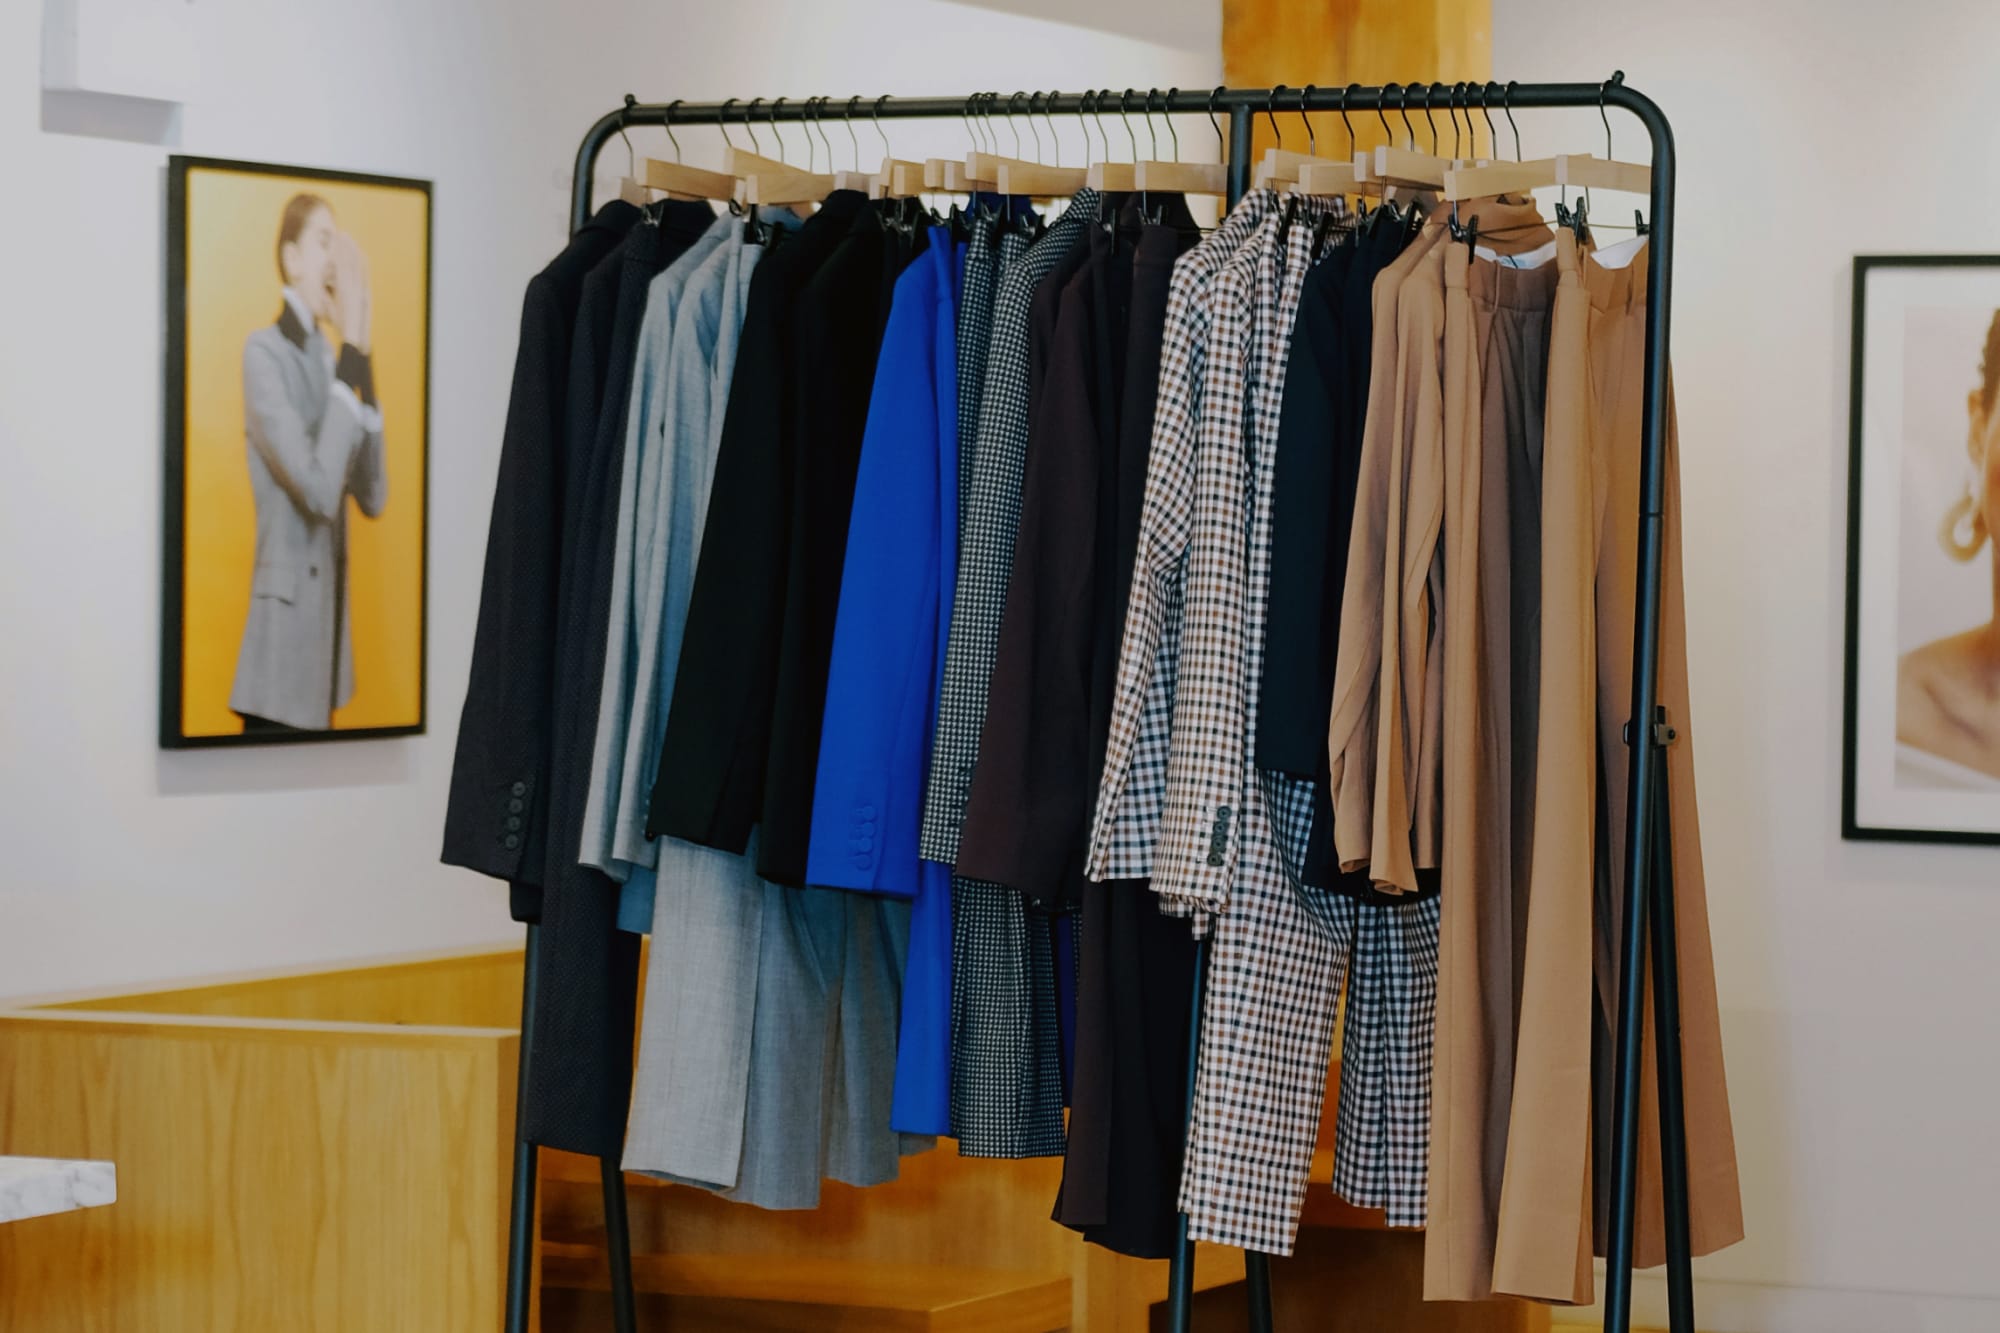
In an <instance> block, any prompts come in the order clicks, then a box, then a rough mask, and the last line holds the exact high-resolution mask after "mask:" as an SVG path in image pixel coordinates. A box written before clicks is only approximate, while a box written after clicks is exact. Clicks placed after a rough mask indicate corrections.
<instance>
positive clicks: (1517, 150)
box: [1500, 79, 1521, 162]
mask: <svg viewBox="0 0 2000 1333" xmlns="http://www.w3.org/2000/svg"><path fill="white" fill-rule="evenodd" d="M1520 86H1521V85H1520V84H1518V83H1516V82H1514V81H1513V80H1511V79H1510V80H1508V82H1507V99H1506V100H1505V101H1504V102H1502V103H1501V104H1500V109H1501V110H1503V111H1505V112H1506V113H1507V128H1508V129H1510V130H1512V131H1513V132H1514V160H1515V161H1516V162H1519V161H1520V160H1521V127H1520V126H1519V125H1516V124H1515V123H1514V90H1515V89H1516V88H1518V87H1520Z"/></svg>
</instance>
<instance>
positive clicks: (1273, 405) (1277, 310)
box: [1174, 218, 1436, 1253]
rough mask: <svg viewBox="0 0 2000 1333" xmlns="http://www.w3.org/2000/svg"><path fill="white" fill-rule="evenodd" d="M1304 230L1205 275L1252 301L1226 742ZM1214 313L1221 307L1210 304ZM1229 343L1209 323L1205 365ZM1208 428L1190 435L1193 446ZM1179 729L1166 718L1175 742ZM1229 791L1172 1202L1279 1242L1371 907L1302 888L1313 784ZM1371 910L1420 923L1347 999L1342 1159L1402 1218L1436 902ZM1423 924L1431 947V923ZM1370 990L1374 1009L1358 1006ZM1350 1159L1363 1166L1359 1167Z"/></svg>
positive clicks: (1241, 714) (1258, 586)
mask: <svg viewBox="0 0 2000 1333" xmlns="http://www.w3.org/2000/svg"><path fill="white" fill-rule="evenodd" d="M1307 220H1308V222H1309V221H1310V218H1308V219H1307ZM1310 231H1311V228H1310V226H1304V227H1294V228H1292V229H1290V230H1289V232H1288V231H1287V229H1285V228H1284V227H1283V226H1282V223H1281V220H1279V219H1276V218H1273V219H1272V220H1271V221H1270V222H1267V224H1266V225H1265V227H1263V228H1261V229H1260V233H1259V236H1258V238H1257V241H1258V242H1259V243H1260V244H1253V245H1251V246H1247V247H1246V252H1245V253H1243V254H1239V255H1238V257H1237V259H1236V260H1235V261H1233V262H1232V263H1231V264H1230V265H1229V267H1228V268H1227V269H1226V270H1225V272H1224V273H1223V274H1222V275H1221V276H1220V277H1218V279H1217V280H1216V282H1215V283H1214V284H1213V288H1212V291H1211V299H1212V300H1213V301H1214V302H1215V303H1216V304H1217V305H1218V307H1219V306H1220V304H1221V303H1223V302H1225V301H1229V300H1238V301H1242V302H1244V303H1246V304H1250V305H1251V309H1252V315H1251V318H1250V320H1249V327H1248V331H1247V347H1246V355H1245V359H1244V362H1243V364H1244V365H1245V367H1246V372H1245V389H1246V397H1244V398H1242V399H1238V400H1237V404H1238V411H1239V412H1240V413H1244V415H1243V417H1242V419H1243V421H1244V429H1243V430H1242V431H1241V432H1240V433H1238V434H1237V435H1235V436H1232V435H1231V434H1230V433H1228V432H1226V431H1219V432H1217V433H1216V434H1215V435H1214V436H1213V437H1212V438H1214V439H1215V441H1216V447H1217V448H1218V449H1219V450H1222V451H1225V453H1224V458H1223V460H1221V461H1222V462H1223V463H1226V462H1227V461H1228V454H1227V452H1226V451H1228V450H1230V449H1232V448H1233V447H1234V446H1235V443H1236V441H1237V440H1238V439H1240V440H1241V443H1242V453H1241V454H1240V455H1239V456H1237V457H1236V459H1235V465H1236V466H1237V468H1238V469H1239V470H1240V475H1242V476H1243V477H1245V478H1246V479H1247V490H1239V491H1237V492H1236V496H1237V497H1238V500H1239V502H1240V503H1241V504H1242V505H1243V506H1244V508H1243V509H1241V510H1239V514H1240V515H1241V530H1242V531H1243V532H1244V533H1245V534H1247V535H1246V537H1245V540H1244V542H1243V544H1242V546H1241V547H1240V549H1241V551H1242V553H1243V559H1244V565H1243V568H1242V571H1241V573H1240V575H1238V576H1237V577H1239V578H1240V580H1241V586H1242V587H1243V588H1244V590H1245V596H1246V599H1247V600H1246V609H1245V610H1244V611H1241V612H1239V613H1238V614H1239V619H1240V625H1241V631H1240V638H1241V648H1240V650H1239V652H1240V657H1239V659H1238V660H1239V662H1240V663H1241V669H1240V676H1239V679H1240V681H1241V682H1242V686H1241V695H1240V698H1241V702H1240V704H1237V703H1235V702H1234V701H1233V700H1232V699H1228V698H1226V699H1225V706H1227V707H1230V708H1231V709H1232V710H1233V711H1232V712H1231V713H1230V716H1231V718H1232V719H1233V721H1234V723H1235V724H1236V725H1237V726H1238V744H1239V746H1242V745H1246V744H1247V740H1248V737H1249V736H1250V735H1252V734H1253V732H1254V726H1255V721H1256V707H1257V698H1256V690H1257V685H1256V682H1258V681H1259V680H1260V678H1261V670H1260V668H1261V665H1262V652H1263V641H1262V631H1263V622H1262V616H1261V608H1262V605H1263V598H1264V597H1265V595H1266V593H1267V591H1268V581H1269V561H1270V530H1271V529H1270V517H1271V499H1272V486H1273V476H1274V468H1273V466H1272V464H1273V461H1274V457H1273V450H1272V448H1271V445H1272V443H1273V442H1274V441H1275V438H1276V434H1275V432H1276V426H1277V417H1278V411H1279V405H1280V403H1281V401H1282V396H1283V383H1282V381H1283V376H1284V373H1285V365H1286V355H1285V352H1286V342H1287V339H1288V336H1289V332H1290V328H1291V323H1292V320H1293V319H1294V317H1295V316H1296V312H1297V303H1298V295H1299V290H1300V287H1301V285H1302V282H1303V278H1304V275H1305V271H1306V269H1307V268H1308V267H1309V262H1310ZM1216 314H1217V319H1218V323H1220V317H1221V311H1220V309H1219V308H1218V310H1217V312H1216ZM1225 354H1226V349H1225V348H1223V347H1222V345H1221V339H1220V338H1218V339H1217V340H1216V345H1215V346H1214V347H1213V348H1212V350H1211V353H1210V361H1211V367H1213V365H1214V364H1215V363H1216V362H1218V361H1220V359H1221V358H1222V357H1223V356H1224V355H1225ZM1210 379H1211V382H1213V380H1214V376H1213V374H1212V373H1211V376H1210ZM1209 401H1211V402H1219V401H1221V400H1220V399H1219V397H1218V398H1211V399H1210V400H1209ZM1210 438H1211V437H1210V436H1206V435H1205V436H1204V438H1203V444H1204V448H1206V447H1207V444H1208V441H1209V439H1210ZM1203 464H1204V473H1205V475H1211V472H1210V469H1211V468H1212V467H1214V468H1215V470H1214V471H1213V473H1212V475H1217V476H1222V475H1225V473H1224V471H1223V470H1222V469H1221V468H1220V467H1215V460H1210V459H1207V458H1204V460H1203ZM1225 577H1226V575H1225ZM1189 604H1190V605H1191V606H1192V605H1193V599H1192V597H1190V603H1189ZM1192 636H1193V630H1192V628H1191V629H1190V637H1192ZM1176 711H1177V713H1178V711H1179V710H1176ZM1179 737H1180V729H1179V726H1178V717H1177V720H1176V726H1175V729H1174V739H1175V741H1176V743H1178V741H1179ZM1238 753H1239V757H1238V759H1237V762H1238V763H1241V764H1243V765H1244V766H1245V772H1246V774H1248V773H1250V772H1251V771H1252V770H1251V769H1250V768H1249V764H1250V757H1249V756H1248V755H1247V753H1243V752H1241V751H1240V750H1239V752H1238ZM1243 791H1244V796H1243V797H1242V804H1243V807H1244V808H1243V810H1242V814H1241V820H1240V824H1239V826H1238V827H1239V829H1240V832H1239V833H1238V835H1237V836H1238V837H1239V838H1240V840H1241V842H1240V852H1239V853H1238V859H1237V871H1236V875H1235V879H1234V883H1233V886H1232V887H1231V890H1230V895H1229V897H1228V899H1227V906H1228V910H1227V911H1226V912H1223V913H1222V914H1221V915H1220V916H1219V917H1217V918H1216V925H1215V932H1216V938H1215V943H1214V945H1213V946H1212V947H1213V950H1214V955H1213V961H1212V964H1211V968H1210V974H1209V975H1210V980H1209V990H1208V995H1207V999H1206V1003H1205V1005H1204V1009H1203V1020H1202V1033H1201V1058H1200V1065H1199V1069H1198V1071H1197V1078H1196V1091H1195V1107H1194V1117H1193V1120H1192V1122H1191V1124H1190V1128H1189V1145H1188V1159H1187V1168H1186V1171H1185V1174H1184V1176H1183V1179H1182V1186H1181V1205H1182V1207H1183V1208H1184V1209H1185V1210H1186V1211H1187V1212H1188V1214H1189V1220H1190V1230H1191V1234H1193V1235H1194V1236H1196V1237H1197V1238H1199V1239H1203V1240H1212V1241H1217V1242H1219V1243H1223V1244H1228V1245H1234V1246H1240V1247H1246V1248H1254V1249H1259V1250H1263V1251H1266V1252H1270V1253H1289V1252H1290V1249H1291V1245H1292V1241H1293V1236H1294V1234H1295V1232H1296V1229H1297V1222H1298V1214H1299V1209H1300V1206H1301V1205H1302V1203H1303V1201H1304V1195H1305V1187H1306V1176H1307V1170H1308V1167H1309V1165H1310V1162H1311V1158H1312V1148H1313V1140H1314V1138H1315V1136H1316V1131H1317V1128H1318V1124H1319V1114H1320V1101H1321V1098H1322V1093H1323V1089H1324V1087H1325V1077H1326V1065H1327V1059H1328V1057H1329V1055H1330V1053H1331V1047H1332V1038H1333V1025H1334V1011H1335V1001H1336V997H1337V996H1338V993H1339V991H1340V987H1341V983H1342V980H1343V974H1344V972H1345V971H1346V970H1347V967H1346V964H1347V961H1348V953H1349V950H1350V949H1351V947H1352V944H1353V941H1354V936H1355V932H1356V928H1357V923H1358V922H1359V921H1360V919H1361V917H1360V914H1361V913H1362V912H1363V911H1365V910H1369V909H1367V908H1364V907H1363V906H1362V905H1360V904H1358V903H1356V902H1355V901H1354V900H1352V899H1350V898H1347V897H1345V896H1343V895H1339V894H1337V893H1332V892H1328V891H1322V890H1312V889H1308V888H1306V887H1305V886H1304V885H1303V884H1302V882H1301V881H1300V879H1299V871H1300V868H1301V867H1302V865H1303V858H1304V854H1305V851H1306V848H1307V845H1308V841H1309V837H1310V829H1311V819H1312V806H1313V793H1312V787H1311V784H1310V783H1308V782H1304V781H1298V780H1293V779H1287V778H1284V777H1282V776H1279V775H1276V774H1270V773H1261V772H1260V773H1255V775H1254V780H1246V782H1245V784H1244V787H1243ZM1379 910H1380V911H1382V912H1414V913H1417V914H1419V915H1418V917H1417V918H1416V919H1417V923H1418V925H1417V928H1416V929H1415V930H1414V931H1411V930H1408V929H1405V930H1403V931H1401V932H1400V933H1398V932H1394V931H1391V932H1386V933H1387V934H1390V935H1395V936H1396V938H1394V939H1385V941H1384V948H1383V949H1382V951H1381V953H1382V957H1381V959H1380V961H1378V962H1377V963H1374V964H1372V965H1371V971H1372V973H1373V975H1372V976H1371V978H1370V979H1369V980H1367V981H1366V982H1365V983H1363V988H1365V989H1366V990H1368V991H1370V992H1372V994H1371V995H1370V997H1369V998H1368V999H1363V1000H1361V1001H1360V1004H1361V1008H1362V1011H1363V1017H1364V1021H1365V1026H1364V1029H1363V1032H1362V1033H1361V1034H1358V1036H1357V1039H1356V1040H1357V1054H1361V1055H1364V1056H1365V1057H1366V1058H1362V1059H1360V1060H1359V1061H1358V1062H1357V1063H1358V1065H1359V1068H1358V1070H1357V1071H1356V1074H1355V1076H1354V1085H1355V1086H1354V1089H1353V1095H1354V1096H1355V1097H1356V1098H1357V1101H1356V1112H1359V1111H1361V1110H1363V1109H1367V1108H1374V1109H1373V1120H1374V1123H1375V1124H1376V1125H1377V1126H1379V1128H1377V1129H1376V1130H1375V1131H1374V1132H1372V1133H1370V1134H1353V1133H1351V1134H1350V1137H1349V1141H1348V1150H1349V1155H1350V1159H1351V1160H1350V1169H1349V1172H1348V1176H1349V1183H1350V1184H1351V1185H1352V1184H1356V1183H1357V1182H1358V1183H1359V1185H1360V1186H1363V1187H1366V1188H1367V1189H1368V1190H1369V1191H1370V1192H1371V1193H1372V1194H1374V1195H1375V1196H1377V1197H1381V1198H1384V1199H1395V1200H1397V1201H1398V1215H1399V1218H1400V1217H1407V1215H1408V1211H1407V1210H1408V1209H1409V1208H1412V1207H1413V1208H1416V1209H1420V1208H1421V1206H1422V1201H1423V1197H1424V1174H1423V1173H1424V1167H1425V1158H1426V1155H1425V1143H1426V1142H1427V1133H1426V1131H1427V1127H1428V1105H1427V1102H1426V1100H1425V1098H1424V1096H1423V1092H1422V1089H1423V1088H1424V1087H1425V1086H1426V1085H1427V1074H1428V1068H1429V1063H1428V1044H1427V1041H1426V1040H1425V1028H1424V1026H1423V1021H1422V1019H1423V1016H1424V1014H1425V1013H1426V1011H1427V1006H1428V1005H1429V1004H1430V1003H1431V1001H1430V991H1429V990H1428V989H1427V986H1426V980H1425V972H1424V966H1423V962H1422V958H1423V941H1424V933H1423V930H1422V922H1423V920H1424V919H1425V918H1424V917H1423V915H1422V914H1424V913H1430V914H1431V915H1430V916H1429V918H1428V919H1429V921H1431V922H1432V923H1434V922H1435V919H1436V918H1435V904H1434V903H1425V904H1413V905H1411V906H1410V907H1408V908H1405V907H1403V906H1402V905H1400V904H1399V905H1397V906H1395V907H1393V908H1385V909H1379ZM1391 920H1393V921H1395V922H1396V923H1398V924H1399V925H1400V924H1404V921H1405V919H1404V918H1401V917H1396V918H1390V917H1386V916H1385V917H1381V918H1380V920H1379V921H1378V923H1377V924H1380V922H1386V921H1391ZM1429 939H1430V941H1431V955H1432V957H1434V956H1435V926H1434V924H1433V925H1432V926H1431V930H1430V935H1429ZM1398 946H1401V952H1400V953H1398V952H1397V948H1398ZM1404 955H1407V960H1406V959H1405V957H1404ZM1356 993H1357V995H1359V994H1360V993H1361V990H1360V989H1357V992H1356ZM1371 1000H1372V1001H1373V1012H1374V1013H1376V1014H1378V1015H1381V1016H1382V1017H1381V1018H1380V1019H1379V1020H1368V1019H1367V1015H1368V1013H1369V1006H1370V1001H1371ZM1363 1045H1365V1046H1366V1047H1367V1049H1366V1050H1365V1051H1363V1050H1361V1049H1360V1047H1361V1046H1363ZM1342 1078H1343V1083H1344V1084H1345V1083H1346V1082H1347V1081H1348V1079H1349V1075H1348V1072H1347V1071H1346V1070H1345V1069H1343V1073H1342ZM1364 1166H1365V1167H1367V1168H1368V1169H1367V1170H1366V1171H1365V1172H1363V1171H1361V1170H1359V1169H1358V1168H1361V1167H1364Z"/></svg>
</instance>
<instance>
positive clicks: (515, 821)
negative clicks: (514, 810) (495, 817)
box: [507, 815, 521, 833]
mask: <svg viewBox="0 0 2000 1333" xmlns="http://www.w3.org/2000/svg"><path fill="white" fill-rule="evenodd" d="M520 827H521V817H520V816H519V815H508V816H507V831H508V832H509V833H512V832H514V831H515V830H517V829H519V828H520Z"/></svg>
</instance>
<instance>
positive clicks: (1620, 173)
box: [1551, 153, 1653, 194]
mask: <svg viewBox="0 0 2000 1333" xmlns="http://www.w3.org/2000/svg"><path fill="white" fill-rule="evenodd" d="M1551 160H1552V162H1553V163H1554V166H1555V180H1554V181H1553V182H1551V183H1552V184H1555V185H1570V186H1576V187H1578V188H1584V187H1588V188H1591V189H1597V190H1620V191H1623V192H1624V193H1626V194H1651V193H1652V192H1653V169H1652V168H1651V167H1647V166H1640V165H1639V164H1637V163H1635V162H1612V161H1609V160H1607V159H1605V158H1601V157H1592V156H1590V154H1588V153H1563V154H1560V155H1559V156H1557V157H1555V158H1553V159H1551Z"/></svg>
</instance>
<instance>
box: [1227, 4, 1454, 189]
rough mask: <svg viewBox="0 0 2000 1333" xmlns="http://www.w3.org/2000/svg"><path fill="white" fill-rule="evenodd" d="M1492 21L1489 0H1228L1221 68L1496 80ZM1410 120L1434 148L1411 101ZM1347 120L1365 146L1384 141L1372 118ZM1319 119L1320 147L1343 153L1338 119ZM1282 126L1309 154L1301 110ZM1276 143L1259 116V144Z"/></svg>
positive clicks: (1322, 79)
mask: <svg viewBox="0 0 2000 1333" xmlns="http://www.w3.org/2000/svg"><path fill="white" fill-rule="evenodd" d="M1492 22H1493V12H1492V0H1223V5H1222V64H1223V74H1224V77H1225V79H1226V80H1227V81H1228V83H1229V84H1230V86H1231V87H1268V86H1271V85H1274V84H1280V83H1282V84H1284V85H1286V86H1287V87H1290V88H1302V87H1304V86H1305V85H1306V84H1309V83H1311V84H1317V85H1319V86H1320V87H1322V88H1338V87H1343V86H1345V85H1346V84H1349V83H1392V82H1393V83H1408V82H1412V81H1414V82H1425V81H1429V80H1441V81H1443V82H1445V83H1456V82H1457V81H1459V80H1460V79H1466V80H1484V79H1488V78H1491V77H1492V63H1493V35H1492ZM1435 118H1436V123H1437V126H1438V129H1439V132H1440V133H1441V134H1442V135H1443V137H1444V143H1445V147H1446V150H1447V151H1449V146H1450V142H1451V130H1450V121H1449V118H1448V117H1447V116H1446V114H1445V112H1444V111H1443V110H1442V109H1441V108H1440V109H1439V110H1438V111H1437V112H1436V113H1435ZM1410 119H1411V122H1412V124H1413V125H1414V126H1415V128H1416V131H1417V138H1418V143H1419V144H1420V145H1421V146H1424V147H1426V148H1427V147H1428V146H1429V140H1430V132H1429V130H1428V128H1427V127H1426V126H1425V124H1424V120H1423V117H1422V116H1421V115H1420V114H1418V112H1417V110H1416V107H1415V105H1414V104H1413V106H1412V108H1411V113H1410ZM1350 120H1351V121H1352V123H1353V126H1354V130H1355V138H1356V140H1357V141H1358V142H1359V144H1360V145H1361V146H1362V147H1373V146H1374V145H1376V144H1379V143H1381V142H1382V141H1383V134H1382V125H1381V122H1380V121H1379V120H1377V119H1376V118H1375V117H1374V116H1372V115H1369V116H1352V117H1350ZM1312 121H1313V132H1314V133H1315V134H1316V135H1317V136H1318V141H1319V143H1318V148H1319V151H1320V152H1321V153H1324V154H1327V155H1330V156H1336V157H1338V156H1344V155H1345V154H1346V153H1347V131H1346V130H1345V129H1344V128H1343V127H1342V125H1341V121H1340V117H1339V116H1338V115H1330V114H1316V115H1314V116H1313V117H1312ZM1389 122H1390V125H1391V126H1392V127H1393V128H1394V130H1395V132H1396V134H1397V135H1398V136H1399V137H1400V136H1401V134H1402V132H1403V123H1402V120H1401V118H1400V117H1398V116H1396V115H1393V114H1392V115H1391V116H1390V117H1389ZM1278 124H1279V128H1280V129H1282V130H1283V131H1284V141H1285V147H1287V148H1290V149H1293V150H1295V151H1297V152H1305V151H1306V148H1307V139H1306V132H1305V129H1304V127H1303V126H1302V125H1301V124H1300V121H1299V116H1298V113H1297V112H1296V111H1294V112H1292V113H1290V114H1289V115H1287V114H1285V113H1283V112H1280V113H1279V115H1278ZM1482 126H1483V122H1482ZM1482 138H1483V128H1482ZM1275 142H1276V139H1275V138H1274V137H1273V135H1272V132H1271V124H1270V121H1269V120H1268V119H1266V118H1265V117H1264V116H1261V115H1260V116H1258V117H1257V150H1258V151H1259V152H1262V151H1263V150H1264V149H1266V148H1268V147H1271V146H1272V145H1273V144H1274V143H1275Z"/></svg>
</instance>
